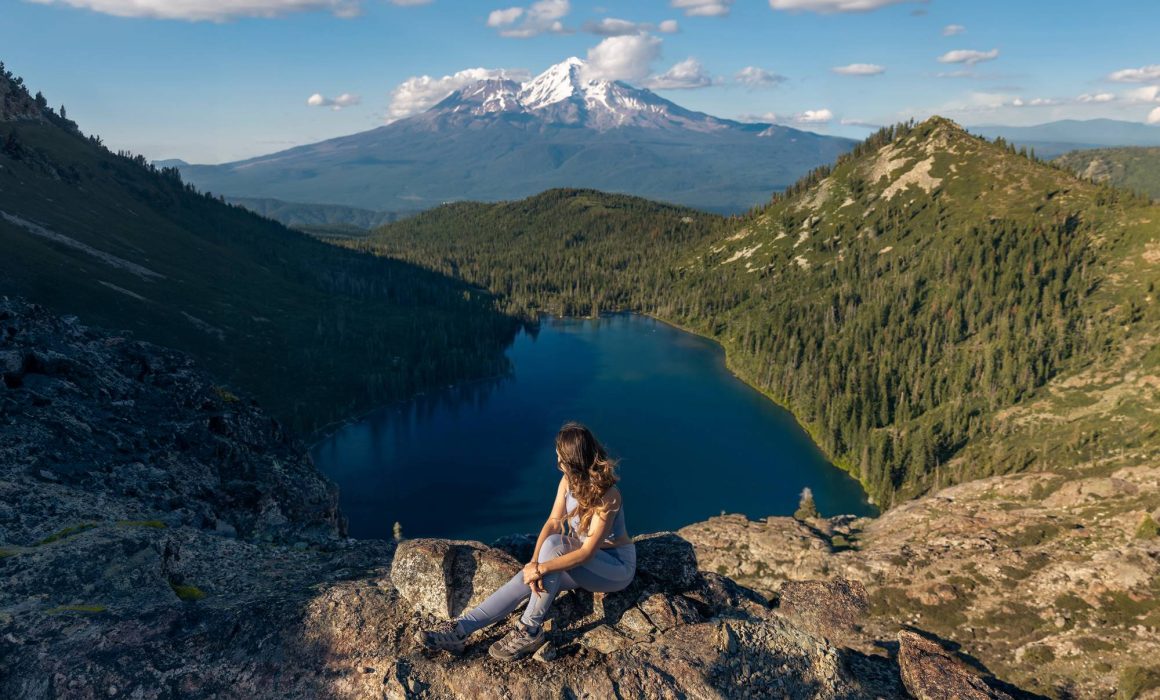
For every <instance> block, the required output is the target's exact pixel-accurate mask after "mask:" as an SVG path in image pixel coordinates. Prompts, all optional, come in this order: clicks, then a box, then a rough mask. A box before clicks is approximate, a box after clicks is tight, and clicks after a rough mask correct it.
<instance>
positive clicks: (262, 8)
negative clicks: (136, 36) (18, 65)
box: [31, 0, 429, 22]
mask: <svg viewBox="0 0 1160 700" xmlns="http://www.w3.org/2000/svg"><path fill="white" fill-rule="evenodd" d="M31 1H32V2H36V3H39V4H41V5H68V6H70V7H79V8H83V9H87V10H92V11H94V12H100V13H102V14H106V15H115V16H117V17H146V18H150V19H178V20H187V21H190V22H199V21H209V22H225V21H227V20H231V19H235V18H238V17H280V16H282V15H286V14H289V13H292V12H305V11H310V10H323V11H327V12H330V13H332V14H334V15H336V16H338V17H355V16H357V15H358V14H360V13H361V12H362V0H245V1H244V2H238V1H237V0H235V1H234V2H222V1H221V0H31ZM428 1H429V0H428ZM395 4H397V5H403V4H422V3H416V2H407V0H396V2H395Z"/></svg>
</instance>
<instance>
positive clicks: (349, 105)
mask: <svg viewBox="0 0 1160 700" xmlns="http://www.w3.org/2000/svg"><path fill="white" fill-rule="evenodd" d="M613 20H620V21H613ZM601 23H603V24H601ZM1157 27H1160V2H1156V1H1155V0H1130V1H1129V0H1119V1H1116V0H1109V1H1107V2H1100V3H1095V2H1087V1H1079V0H1050V1H1049V0H1018V2H1011V1H1007V2H1001V1H999V0H970V1H969V2H968V1H967V0H928V1H925V2H924V1H921V0H737V1H736V2H732V1H730V0H632V1H631V2H630V1H629V0H601V1H598V2H588V1H586V0H571V1H569V0H538V1H537V2H524V3H517V4H514V5H513V4H510V3H509V2H505V1H504V0H500V1H499V2H482V1H480V0H470V1H469V0H427V1H424V0H0V60H3V61H4V62H5V63H6V64H7V67H8V68H9V69H10V70H12V71H13V72H15V73H16V74H17V75H21V76H23V77H24V78H25V80H26V82H27V83H28V84H29V85H30V86H31V87H32V89H33V90H34V91H35V90H41V91H43V92H44V94H45V95H46V96H47V97H48V99H49V101H50V102H51V103H52V104H54V105H59V104H61V103H63V104H65V105H66V106H67V108H68V112H69V116H70V117H71V118H73V119H75V120H77V121H78V122H79V123H80V124H81V127H82V129H84V130H85V132H86V133H96V134H100V135H101V136H102V138H104V140H105V142H106V143H107V144H108V145H110V146H111V147H113V148H127V149H130V150H132V151H134V152H137V153H143V154H145V155H146V156H147V157H149V158H182V159H185V160H188V161H191V162H199V163H216V162H223V161H228V160H234V159H238V158H243V157H248V156H254V155H259V154H264V153H269V152H272V151H277V150H281V149H283V148H287V147H290V146H293V145H299V144H303V143H311V142H314V141H318V140H322V139H325V138H329V137H332V136H338V135H342V134H349V133H353V132H358V131H364V130H366V129H371V128H374V127H376V126H381V125H383V124H385V123H387V122H388V121H389V120H390V119H392V118H399V117H402V116H405V115H407V114H410V113H413V112H414V111H415V110H418V109H422V108H424V107H426V106H428V105H429V104H431V103H432V101H433V100H435V99H437V98H438V97H439V96H441V95H442V94H445V93H446V92H449V91H450V89H451V88H453V87H455V86H456V85H459V84H461V83H462V82H463V81H465V80H468V79H471V78H472V77H474V76H476V75H480V74H484V73H482V72H479V71H475V72H468V73H461V72H462V71H469V70H470V69H477V68H482V69H486V73H487V74H495V73H499V72H501V71H502V72H504V73H506V74H508V75H511V76H514V77H516V78H520V77H522V76H527V75H534V74H536V73H539V72H540V71H542V70H544V69H545V68H547V67H548V66H550V65H552V64H553V63H557V62H559V61H561V60H563V59H565V58H567V57H569V56H578V57H580V58H585V59H589V62H590V64H591V65H598V66H599V67H600V70H601V73H602V74H603V75H605V76H607V77H614V78H619V79H625V80H626V81H627V82H630V83H633V84H636V85H642V86H651V87H652V88H653V89H654V90H656V91H657V92H658V93H659V94H661V95H663V96H665V97H667V98H668V99H671V100H673V101H674V102H677V103H678V104H681V105H683V106H685V107H689V108H692V109H697V110H701V111H705V112H709V113H711V114H714V115H717V116H722V117H729V118H743V119H761V120H765V121H777V122H780V123H786V124H789V125H793V126H798V127H800V128H806V129H810V130H813V131H820V132H825V133H835V134H843V135H849V136H856V137H857V136H862V135H865V134H866V133H868V127H867V126H864V125H877V124H884V123H890V122H894V121H899V120H902V119H906V118H909V117H915V118H924V117H926V116H928V115H930V114H935V113H938V114H943V115H945V116H949V117H951V118H953V119H956V120H957V121H959V122H961V123H963V124H967V125H979V124H1014V125H1023V124H1036V123H1041V122H1045V121H1051V120H1055V119H1062V118H1079V119H1088V118H1096V117H1109V118H1115V119H1123V120H1127V121H1135V122H1145V121H1148V120H1149V119H1150V118H1151V120H1153V121H1154V122H1158V123H1160V42H1157V41H1156V30H1157ZM609 34H616V35H617V36H609ZM940 59H941V60H940ZM835 69H841V71H835ZM457 74H459V75H458V77H457ZM424 76H426V77H424ZM315 95H317V97H315V98H314V102H316V103H321V104H317V105H314V106H312V105H311V104H309V101H310V98H311V97H312V96H315ZM344 95H345V97H344V98H341V99H340V96H344ZM336 102H337V104H336ZM336 107H337V108H336Z"/></svg>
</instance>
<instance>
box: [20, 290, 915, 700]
mask: <svg viewBox="0 0 1160 700" xmlns="http://www.w3.org/2000/svg"><path fill="white" fill-rule="evenodd" d="M0 375H2V376H0V378H2V381H0V409H2V410H0V496H2V497H0V580H2V581H3V582H4V584H3V586H0V659H2V660H3V665H2V667H3V671H2V672H0V697H13V698H27V699H30V700H37V699H40V698H59V697H68V698H79V699H82V700H83V699H86V698H118V697H131V698H146V699H149V698H211V697H253V698H302V699H306V698H311V699H313V698H321V697H326V698H332V697H333V698H383V697H386V698H488V697H494V698H500V697H503V698H548V697H551V698H556V697H600V698H605V697H633V698H637V697H648V698H652V697H697V698H743V697H762V698H765V697H776V698H781V697H793V698H863V697H899V696H900V695H901V693H902V689H901V680H900V675H899V672H898V668H897V666H896V665H895V664H894V663H893V662H892V661H891V660H889V659H887V658H885V657H879V658H864V657H863V656H862V655H858V654H853V655H852V654H851V653H850V652H848V651H847V650H844V649H841V648H839V647H836V646H834V645H832V644H830V643H829V642H827V641H826V640H825V639H823V638H821V637H819V636H817V635H815V634H812V633H810V632H809V631H806V630H804V629H801V628H799V627H798V626H796V625H795V624H794V623H793V622H792V621H791V620H790V619H788V618H785V617H782V616H780V615H779V614H777V612H776V611H774V610H771V609H770V607H769V605H768V601H767V599H766V598H765V597H764V596H762V595H760V594H758V593H756V592H754V591H752V590H750V589H747V588H745V587H742V586H739V585H738V584H736V583H735V582H734V581H732V580H730V579H729V578H727V577H725V576H721V575H719V574H716V573H712V572H709V571H703V570H701V567H699V566H698V562H697V558H696V554H695V552H694V548H693V546H692V545H691V544H690V543H689V542H688V541H687V540H686V539H684V538H683V537H681V536H679V535H677V534H674V533H656V534H652V535H642V536H639V537H637V538H636V545H637V548H638V567H639V569H638V575H637V576H636V578H635V580H634V581H633V583H632V584H631V585H630V586H629V587H628V588H626V589H625V590H623V591H619V592H616V593H609V594H592V593H588V592H585V591H567V592H564V593H562V594H561V595H560V597H559V598H558V600H557V601H556V605H554V606H553V609H552V615H551V618H550V622H551V631H550V645H549V646H547V647H545V648H544V649H542V650H541V651H540V653H539V654H538V655H537V657H536V658H529V659H525V660H522V661H520V662H516V663H507V664H505V663H499V662H497V661H495V660H494V659H491V658H490V656H488V654H487V647H488V645H489V644H490V643H491V642H492V641H494V640H496V639H498V638H499V637H500V636H501V635H502V634H503V633H504V631H505V629H504V625H497V626H496V627H495V628H492V629H488V630H482V631H480V632H479V633H477V634H476V635H475V637H474V638H473V639H472V640H471V644H470V645H469V648H468V650H467V652H466V654H465V655H464V656H462V657H460V658H454V657H451V656H449V655H447V654H444V653H430V652H426V651H424V650H422V649H420V648H418V647H417V645H416V643H415V642H414V634H415V632H416V631H417V630H419V629H421V628H423V627H425V626H427V625H429V624H431V623H432V622H434V621H435V620H437V619H441V618H444V617H447V616H450V615H453V614H456V613H458V612H460V611H462V609H463V608H464V607H466V606H467V605H469V604H472V603H473V602H476V601H478V600H481V599H482V597H483V596H485V595H487V594H489V593H490V592H491V591H492V590H493V589H494V588H496V587H498V585H499V584H501V583H502V582H503V581H505V580H506V579H507V578H508V577H509V576H510V575H511V574H512V573H514V572H515V571H517V570H518V567H519V563H518V560H516V559H514V558H513V557H512V556H511V555H510V554H508V553H507V552H505V551H503V550H502V549H499V548H492V547H488V546H485V545H483V544H481V543H477V542H462V541H447V540H433V539H432V540H404V541H403V542H402V543H396V542H393V541H392V542H384V541H376V540H367V541H357V540H351V539H348V538H346V537H345V536H344V526H343V520H342V517H341V515H340V514H339V512H338V510H337V506H336V497H335V495H336V494H335V490H334V487H333V485H331V484H330V483H329V482H328V481H327V480H326V479H325V478H324V477H323V476H322V475H320V474H319V473H318V472H317V471H316V470H315V469H314V467H313V465H312V464H311V463H310V461H309V459H308V458H307V457H305V456H304V450H303V447H302V445H301V444H300V443H298V442H297V441H296V440H294V439H293V438H292V437H290V436H288V435H287V434H286V433H285V432H284V431H282V429H281V428H280V427H279V426H278V425H277V424H276V423H275V422H273V421H272V420H270V419H269V418H268V417H266V416H265V414H263V413H262V411H261V410H260V409H259V408H258V407H256V406H255V405H253V404H252V403H251V402H250V401H248V400H246V399H245V398H241V397H238V396H236V395H235V394H234V393H232V392H230V391H228V390H226V389H224V388H223V387H221V386H219V385H217V384H215V383H214V382H213V381H212V380H211V379H210V378H209V377H208V376H206V375H205V374H203V373H202V372H200V371H199V370H198V369H196V368H195V367H194V366H193V365H192V364H191V363H190V361H189V360H188V359H186V358H185V357H184V356H182V355H179V354H177V353H173V352H170V351H167V350H164V349H162V348H158V347H156V346H153V345H150V344H147V343H139V342H135V341H133V340H131V339H129V338H126V337H122V336H118V335H109V334H104V333H99V332H96V331H93V330H90V329H87V328H85V327H83V326H81V325H80V323H79V322H78V321H76V320H75V319H61V318H57V317H54V316H51V315H49V314H47V313H46V312H45V311H44V310H43V309H41V308H39V307H36V306H33V305H29V304H25V303H22V302H17V301H12V300H7V299H4V300H0ZM518 614H519V612H518V611H517V612H515V613H513V615H512V618H511V620H512V621H514V619H515V618H516V617H517V616H518ZM545 664H547V665H546V666H545Z"/></svg>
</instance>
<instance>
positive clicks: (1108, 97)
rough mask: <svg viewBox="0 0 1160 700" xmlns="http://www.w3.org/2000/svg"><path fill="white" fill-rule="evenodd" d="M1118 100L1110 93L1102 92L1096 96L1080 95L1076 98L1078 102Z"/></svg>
mask: <svg viewBox="0 0 1160 700" xmlns="http://www.w3.org/2000/svg"><path fill="white" fill-rule="evenodd" d="M1115 99H1116V96H1115V95H1113V94H1112V93H1110V92H1101V93H1097V94H1095V95H1086V94H1085V95H1080V96H1079V97H1077V98H1075V101H1076V102H1111V101H1113V100H1115Z"/></svg>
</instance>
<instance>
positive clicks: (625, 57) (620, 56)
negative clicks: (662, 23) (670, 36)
mask: <svg viewBox="0 0 1160 700" xmlns="http://www.w3.org/2000/svg"><path fill="white" fill-rule="evenodd" d="M660 55H661V40H660V39H658V38H657V37H655V36H649V35H648V34H633V35H631V36H610V37H608V38H607V39H605V40H604V41H602V42H600V43H599V44H597V45H596V46H593V47H592V48H590V49H588V63H587V65H585V67H584V76H585V78H588V79H594V78H603V79H605V80H626V81H628V82H633V81H639V80H643V79H644V78H645V77H647V76H648V74H649V73H651V72H652V64H653V63H654V62H655V61H656V60H657V59H658V58H659V57H660Z"/></svg>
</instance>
